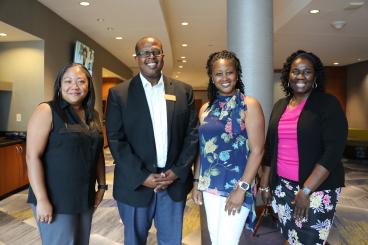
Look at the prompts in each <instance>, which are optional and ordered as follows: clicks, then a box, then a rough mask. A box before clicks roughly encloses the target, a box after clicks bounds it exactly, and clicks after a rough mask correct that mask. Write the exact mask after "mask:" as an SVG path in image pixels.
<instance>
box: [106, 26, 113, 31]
mask: <svg viewBox="0 0 368 245" xmlns="http://www.w3.org/2000/svg"><path fill="white" fill-rule="evenodd" d="M106 29H107V30H108V31H112V30H114V28H113V27H111V26H109V27H107V28H106Z"/></svg>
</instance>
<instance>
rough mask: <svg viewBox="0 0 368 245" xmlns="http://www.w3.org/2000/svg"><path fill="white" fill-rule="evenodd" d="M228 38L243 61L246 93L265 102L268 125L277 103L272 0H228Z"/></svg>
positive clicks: (230, 47) (263, 106) (264, 109)
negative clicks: (275, 96)
mask: <svg viewBox="0 0 368 245" xmlns="http://www.w3.org/2000/svg"><path fill="white" fill-rule="evenodd" d="M227 41H228V48H229V49H230V50H231V51H233V52H235V53H236V54H237V56H238V57H239V59H240V62H241V64H242V69H243V82H244V85H245V93H246V95H250V96H252V97H254V98H256V99H257V100H258V101H259V102H260V103H261V105H262V108H263V112H264V115H265V121H266V124H268V120H269V115H270V113H271V110H272V103H273V98H272V96H273V15H272V1H271V0H228V1H227ZM266 126H267V125H266Z"/></svg>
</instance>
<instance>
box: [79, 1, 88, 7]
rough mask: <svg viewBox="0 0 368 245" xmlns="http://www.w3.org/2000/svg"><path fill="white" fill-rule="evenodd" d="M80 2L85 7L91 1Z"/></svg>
mask: <svg viewBox="0 0 368 245" xmlns="http://www.w3.org/2000/svg"><path fill="white" fill-rule="evenodd" d="M79 4H80V5H82V6H83V7H87V6H89V2H80V3H79Z"/></svg>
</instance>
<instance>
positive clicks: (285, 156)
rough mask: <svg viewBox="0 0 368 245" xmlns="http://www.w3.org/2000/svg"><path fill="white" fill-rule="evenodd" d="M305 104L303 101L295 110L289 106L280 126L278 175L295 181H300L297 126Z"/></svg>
mask: <svg viewBox="0 0 368 245" xmlns="http://www.w3.org/2000/svg"><path fill="white" fill-rule="evenodd" d="M305 102H306V100H304V101H302V102H301V103H300V104H299V105H297V106H296V107H295V108H290V107H289V106H287V107H286V110H285V111H284V113H283V114H282V116H281V119H280V122H279V126H278V136H279V140H278V149H277V150H278V155H277V174H278V175H279V176H280V177H283V178H286V179H289V180H293V181H298V180H299V153H298V135H297V125H298V119H299V115H300V113H301V111H302V109H303V107H304V105H305Z"/></svg>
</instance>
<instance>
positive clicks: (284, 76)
mask: <svg viewBox="0 0 368 245" xmlns="http://www.w3.org/2000/svg"><path fill="white" fill-rule="evenodd" d="M297 58H303V59H307V60H309V61H310V62H311V63H312V65H313V69H314V79H315V82H316V84H317V86H316V88H314V89H315V90H320V91H324V90H325V86H324V81H325V72H324V69H323V64H322V61H321V60H320V59H319V58H318V56H317V55H315V54H313V53H312V52H306V51H304V50H298V51H296V52H294V53H292V54H291V55H290V56H289V57H288V58H287V59H286V62H285V63H284V66H283V68H282V71H281V77H280V79H281V86H282V89H283V91H284V93H285V96H287V97H290V98H291V97H293V96H294V92H293V90H292V88H291V87H290V85H289V74H290V69H291V64H292V63H293V62H294V60H296V59H297Z"/></svg>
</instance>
